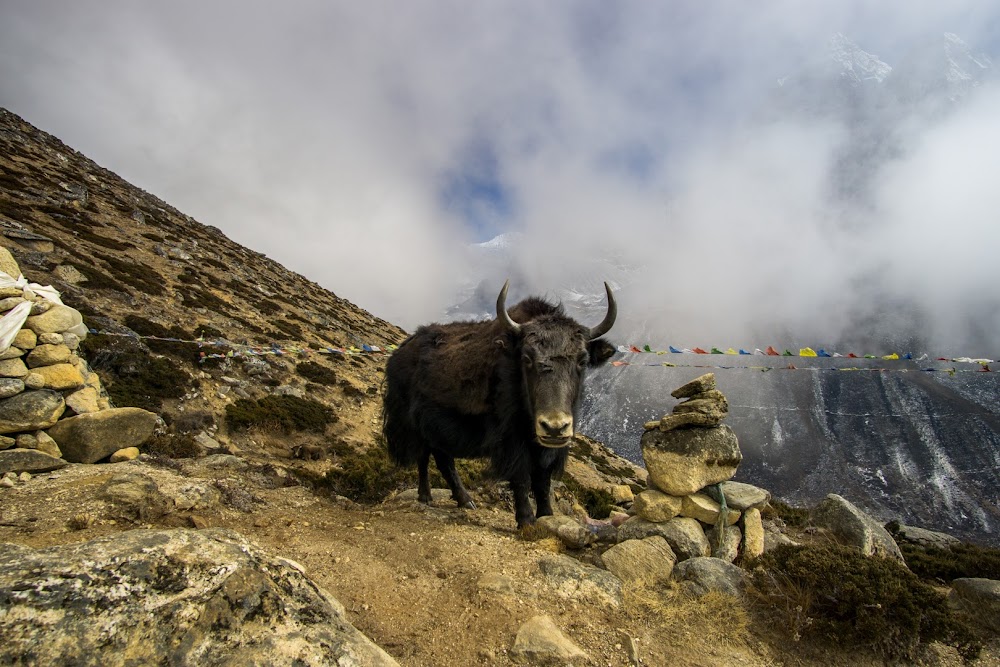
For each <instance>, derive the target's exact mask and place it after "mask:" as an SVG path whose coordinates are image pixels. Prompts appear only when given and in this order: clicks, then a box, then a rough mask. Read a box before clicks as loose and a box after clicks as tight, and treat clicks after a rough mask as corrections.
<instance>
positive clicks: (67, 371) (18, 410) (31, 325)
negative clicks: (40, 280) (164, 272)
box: [0, 247, 158, 487]
mask: <svg viewBox="0 0 1000 667" xmlns="http://www.w3.org/2000/svg"><path fill="white" fill-rule="evenodd" d="M0 271H2V272H3V273H4V274H6V275H7V276H10V277H13V276H17V277H18V278H21V271H20V269H19V267H18V265H17V262H16V261H15V260H14V258H13V256H11V254H10V252H9V251H8V250H7V249H6V248H3V247H0ZM11 282H14V281H13V280H5V283H11ZM16 282H17V283H18V285H17V286H9V287H0V313H2V314H3V316H4V317H6V316H8V315H10V314H11V311H13V310H14V309H15V308H18V307H19V306H21V309H22V310H23V309H24V308H25V307H24V306H22V304H24V303H30V304H31V306H30V311H29V314H28V317H27V319H26V320H25V321H24V324H23V326H22V327H21V329H20V330H19V331H18V332H17V334H16V335H15V336H14V338H13V340H12V341H11V344H10V346H9V347H7V348H6V349H4V350H0V476H2V477H0V487H4V486H5V487H10V486H13V485H14V484H15V483H16V482H17V480H21V481H26V480H27V479H30V477H31V475H32V474H33V473H34V474H37V473H43V472H49V471H52V470H56V469H58V468H62V467H64V466H65V465H67V463H96V462H98V461H102V460H105V459H109V458H110V460H112V461H118V460H129V459H132V458H136V457H137V456H138V455H139V450H138V445H140V444H142V443H143V442H145V441H146V440H147V439H149V437H150V436H151V435H152V434H153V429H154V428H155V426H156V422H157V420H158V417H157V415H155V414H154V413H152V412H149V411H147V410H142V409H140V408H114V407H112V406H111V404H110V402H109V401H108V397H107V394H106V392H104V390H103V388H102V387H101V381H100V378H99V377H98V376H97V374H96V373H94V372H92V371H91V370H90V368H89V367H88V366H87V362H86V361H85V360H84V359H83V358H81V357H80V356H78V354H77V348H78V346H79V344H80V341H82V340H83V339H84V338H86V336H87V332H88V329H87V327H86V325H85V324H84V323H83V316H82V315H81V314H80V312H79V311H77V310H75V309H73V308H70V307H69V306H66V305H62V304H60V303H58V302H57V300H56V301H53V300H50V299H49V298H47V297H46V296H44V295H43V294H42V293H41V292H43V290H39V289H38V286H34V287H35V288H34V289H32V287H31V286H29V285H28V284H27V281H25V280H18V281H16ZM36 292H38V293H36Z"/></svg>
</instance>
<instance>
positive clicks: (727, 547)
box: [705, 526, 743, 563]
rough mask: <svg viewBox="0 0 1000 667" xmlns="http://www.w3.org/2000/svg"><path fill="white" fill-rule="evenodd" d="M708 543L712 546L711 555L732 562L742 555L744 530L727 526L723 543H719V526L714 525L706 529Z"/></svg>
mask: <svg viewBox="0 0 1000 667" xmlns="http://www.w3.org/2000/svg"><path fill="white" fill-rule="evenodd" d="M705 537H707V538H708V544H709V546H710V548H711V552H710V553H711V556H712V557H713V558H719V559H722V560H724V561H726V562H727V563H732V562H733V561H734V560H736V558H737V556H739V555H740V545H741V544H743V531H741V530H740V529H739V528H737V527H736V526H727V527H726V529H725V535H724V537H723V540H722V544H721V545H720V544H719V528H718V526H713V527H712V528H710V529H709V530H707V531H705Z"/></svg>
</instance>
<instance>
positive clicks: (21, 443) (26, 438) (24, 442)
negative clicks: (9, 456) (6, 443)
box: [14, 433, 38, 449]
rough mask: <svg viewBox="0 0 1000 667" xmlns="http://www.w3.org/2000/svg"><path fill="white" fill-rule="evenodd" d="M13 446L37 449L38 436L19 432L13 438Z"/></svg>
mask: <svg viewBox="0 0 1000 667" xmlns="http://www.w3.org/2000/svg"><path fill="white" fill-rule="evenodd" d="M14 442H15V446H16V447H20V448H21V449H38V438H36V437H35V436H34V435H33V434H31V433H21V434H19V435H18V436H17V437H16V438H14Z"/></svg>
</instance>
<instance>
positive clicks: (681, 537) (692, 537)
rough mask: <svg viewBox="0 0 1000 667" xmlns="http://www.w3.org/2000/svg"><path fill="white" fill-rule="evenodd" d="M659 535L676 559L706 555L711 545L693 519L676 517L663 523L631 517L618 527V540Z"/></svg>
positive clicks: (698, 524)
mask: <svg viewBox="0 0 1000 667" xmlns="http://www.w3.org/2000/svg"><path fill="white" fill-rule="evenodd" d="M653 535H659V536H660V537H662V538H664V539H665V540H666V541H667V544H669V545H670V548H671V549H672V550H673V552H674V554H675V555H676V556H677V560H678V561H681V560H687V559H688V558H696V557H698V556H707V555H709V554H710V553H711V550H712V547H711V545H710V544H709V543H708V537H706V536H705V531H704V530H702V527H701V524H700V523H698V522H697V521H696V520H695V519H689V518H686V517H676V518H674V519H671V520H670V521H666V522H664V523H653V522H651V521H646V520H645V519H641V518H639V517H632V518H631V519H629V520H628V521H626V522H625V523H623V524H622V525H621V526H620V527H619V528H618V541H619V542H624V541H626V540H637V539H639V540H641V539H645V538H647V537H651V536H653Z"/></svg>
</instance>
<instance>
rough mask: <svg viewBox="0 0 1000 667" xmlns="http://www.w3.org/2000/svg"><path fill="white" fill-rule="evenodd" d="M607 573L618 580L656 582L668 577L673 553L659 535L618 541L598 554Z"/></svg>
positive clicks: (672, 563) (674, 560)
mask: <svg viewBox="0 0 1000 667" xmlns="http://www.w3.org/2000/svg"><path fill="white" fill-rule="evenodd" d="M601 561H602V562H603V563H604V567H605V568H607V570H608V572H610V573H611V574H613V575H615V576H616V577H618V578H619V579H621V580H622V582H624V583H626V584H629V583H637V582H642V583H646V584H651V585H652V584H656V583H657V582H659V581H662V580H665V579H669V578H670V573H671V572H672V571H673V569H674V564H675V563H677V556H675V555H674V552H673V550H672V549H671V548H670V545H669V544H668V543H667V541H666V540H665V539H663V538H662V537H660V536H659V535H654V536H653V537H647V538H646V539H643V540H627V541H625V542H620V543H618V544H616V545H615V546H613V547H611V548H610V549H608V550H607V551H605V552H604V553H603V554H601Z"/></svg>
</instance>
